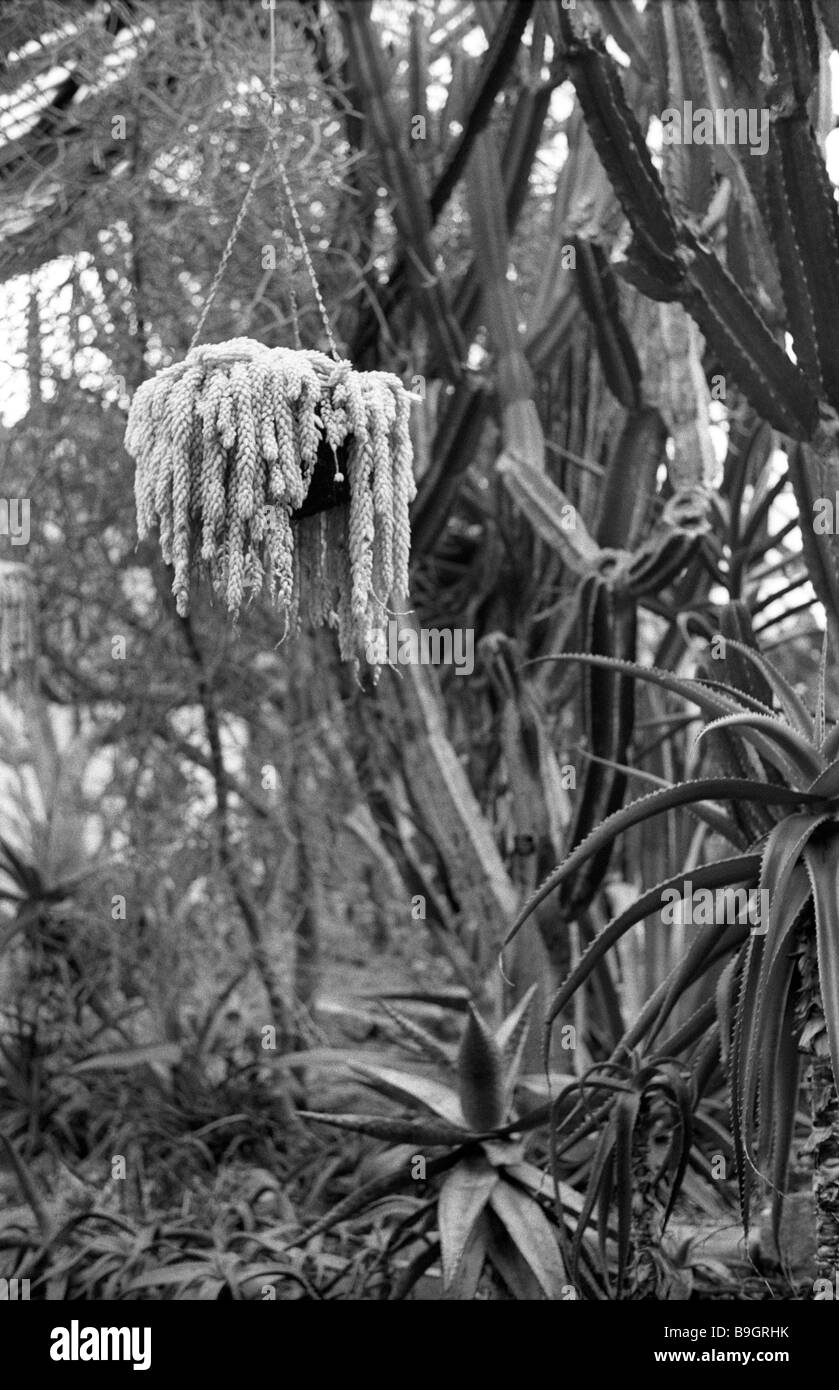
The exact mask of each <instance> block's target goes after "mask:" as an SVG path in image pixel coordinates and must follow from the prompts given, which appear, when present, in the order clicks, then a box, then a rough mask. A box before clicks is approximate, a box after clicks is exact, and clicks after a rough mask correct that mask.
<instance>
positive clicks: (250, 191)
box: [188, 5, 343, 363]
mask: <svg viewBox="0 0 839 1390" xmlns="http://www.w3.org/2000/svg"><path fill="white" fill-rule="evenodd" d="M268 14H269V25H270V29H269V63H270V66H269V79H268V95H269V97H270V100H271V127H270V129H269V132H268V139H267V141H266V143H265V147H264V149H263V151H262V154H261V155H260V157H259V161H258V163H257V166H256V168H255V169H254V171H253V174H252V175H251V179H250V182H249V184H248V186H247V188H246V189H245V195H244V197H243V199H242V205H241V207H240V208H239V211H238V213H237V215H236V220H235V222H234V223H233V227H232V229H231V232H230V235H229V237H228V238H227V244H226V246H225V248H224V250H223V251H222V253H221V259H220V261H219V263H218V268H217V270H216V273H215V275H214V276H213V281H212V284H211V285H210V289H209V292H208V294H207V298H206V299H205V300H204V304H203V306H202V309H201V314H200V316H199V319H198V323H197V324H196V327H195V332H194V333H193V335H192V339H191V341H190V344H189V349H188V350H189V352H191V351H192V349H193V348H194V347H195V345H196V344H197V342H198V339H199V338H200V337H201V333H202V331H203V328H204V324H205V323H206V320H207V315H208V313H209V311H210V307H211V305H212V303H213V300H214V299H215V297H216V294H217V293H218V288H219V285H220V284H221V282H222V279H223V277H224V272H225V271H226V269H227V263H228V261H229V260H230V257H231V255H232V253H233V247H234V246H235V245H236V241H237V239H238V236H239V233H240V231H241V230H242V224H243V222H244V220H245V217H246V216H247V212H248V208H249V207H250V204H251V200H252V198H253V195H254V193H255V192H256V186H257V183H258V182H259V178H260V175H261V174H262V171H263V169H264V168H265V164H266V161H267V159H268V155H269V153H273V155H274V158H275V160H276V164H277V172H278V174H279V176H280V185H281V187H282V192H283V197H284V199H285V204H286V206H287V207H288V210H289V212H290V213H291V220H292V223H293V224H294V231H295V235H296V237H297V241H298V244H299V246H300V251H301V253H302V256H303V263H304V265H305V267H306V273H307V275H308V277H309V281H310V283H311V286H312V291H313V293H314V296H315V303H316V304H317V308H318V313H319V314H320V319H321V323H322V325H323V331H324V333H325V335H326V341H327V342H328V344H329V350H330V352H331V354H332V357H333V360H334V361H335V362H339V363H340V362H342V361H343V359H342V358H341V355H340V353H339V352H338V346H337V344H336V342H335V335H334V333H333V332H332V324H331V323H330V321H329V315H328V313H327V312H326V305H325V303H324V300H323V295H322V294H321V290H320V284H319V283H318V277H317V275H316V274H315V267H314V265H313V264H312V257H311V255H310V254H309V246H308V243H307V241H306V234H305V232H304V231H303V224H302V222H301V221H300V214H299V212H298V211H297V204H296V202H295V201H294V194H293V193H292V191H291V184H290V183H289V180H288V175H287V173H286V169H285V165H284V164H283V160H282V155H281V154H280V148H279V145H278V143H277V135H276V132H277V128H278V126H279V91H278V89H277V77H276V59H275V54H276V33H275V25H274V6H273V5H271V7H270V9H269V11H268ZM280 227H281V230H282V235H283V244H284V247H285V249H286V252H288V244H289V238H288V234H287V230H286V221H285V208H284V207H282V206H281V209H280ZM289 299H290V303H291V320H292V329H293V333H294V346H295V347H296V348H299V347H300V319H299V314H298V308H297V295H296V293H295V290H294V286H293V285H292V286H290V289H289Z"/></svg>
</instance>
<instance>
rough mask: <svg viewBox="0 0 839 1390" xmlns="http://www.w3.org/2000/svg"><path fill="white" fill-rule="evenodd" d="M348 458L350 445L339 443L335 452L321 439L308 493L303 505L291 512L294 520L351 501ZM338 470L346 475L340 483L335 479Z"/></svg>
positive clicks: (300, 519)
mask: <svg viewBox="0 0 839 1390" xmlns="http://www.w3.org/2000/svg"><path fill="white" fill-rule="evenodd" d="M348 458H349V445H347V444H341V445H339V447H338V450H337V453H334V452H333V450H332V449H331V448H330V446H329V445H328V444H327V443H326V441H325V440H324V439H322V440H321V441H320V443H319V445H318V456H317V459H316V461H315V469H314V472H313V474H312V481H311V482H310V484H309V491H308V492H307V493H306V496H305V498H304V501H303V505H302V507H298V508H297V510H296V511H294V512H292V513H291V519H292V521H302V520H303V518H304V517H306V516H315V515H317V513H318V512H326V511H329V510H330V509H331V508H332V507H340V506H341V505H342V504H344V503H347V502H349V500H350V485H349V482H348V481H347V461H348ZM336 459H337V463H336ZM336 472H339V473H342V474H343V475H344V476H343V481H342V482H340V483H336V481H335V474H336Z"/></svg>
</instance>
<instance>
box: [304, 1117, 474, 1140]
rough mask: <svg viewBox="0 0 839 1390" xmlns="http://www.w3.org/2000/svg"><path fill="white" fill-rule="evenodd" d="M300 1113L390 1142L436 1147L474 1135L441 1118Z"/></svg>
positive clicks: (319, 1122)
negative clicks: (442, 1121) (420, 1118)
mask: <svg viewBox="0 0 839 1390" xmlns="http://www.w3.org/2000/svg"><path fill="white" fill-rule="evenodd" d="M298 1113H299V1114H300V1115H301V1116H302V1117H303V1119H304V1120H315V1121H317V1123H318V1124H322V1125H332V1126H333V1127H334V1128H335V1129H347V1130H351V1131H352V1133H354V1134H368V1135H369V1136H370V1138H371V1139H385V1140H387V1142H388V1143H389V1144H427V1145H428V1146H429V1147H430V1148H434V1147H438V1146H441V1145H447V1146H448V1145H454V1144H464V1143H468V1142H469V1140H470V1139H471V1138H472V1136H471V1134H470V1133H469V1131H468V1130H465V1129H463V1128H462V1127H461V1128H457V1127H456V1126H455V1125H449V1124H444V1123H441V1122H440V1121H439V1120H436V1121H435V1120H425V1119H423V1120H413V1119H409V1118H406V1119H402V1118H393V1119H391V1118H390V1116H386V1115H356V1114H352V1115H333V1114H328V1113H326V1112H322V1111H319V1110H300V1111H299V1112H298Z"/></svg>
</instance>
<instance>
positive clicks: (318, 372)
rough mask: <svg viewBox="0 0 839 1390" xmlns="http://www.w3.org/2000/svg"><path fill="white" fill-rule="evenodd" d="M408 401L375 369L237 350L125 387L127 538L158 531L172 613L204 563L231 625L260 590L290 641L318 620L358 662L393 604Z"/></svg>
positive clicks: (399, 592)
mask: <svg viewBox="0 0 839 1390" xmlns="http://www.w3.org/2000/svg"><path fill="white" fill-rule="evenodd" d="M410 400H411V397H410V396H409V394H408V392H407V391H406V390H405V388H404V386H403V385H402V383H401V382H400V381H399V379H398V377H396V376H393V375H391V374H390V373H387V372H356V371H354V370H353V368H352V365H351V363H349V362H346V361H333V360H332V359H331V358H329V357H327V356H326V355H325V354H324V353H320V352H315V351H306V350H302V349H289V348H266V347H264V346H263V345H262V344H260V343H258V342H256V341H254V340H253V339H251V338H233V339H231V340H230V341H228V342H225V343H218V344H214V345H211V346H201V347H195V348H193V349H192V351H190V352H189V353H188V354H187V356H186V358H185V359H184V361H182V362H179V363H176V364H175V365H174V366H171V367H167V368H165V369H164V370H163V371H161V372H159V373H158V374H157V376H155V377H154V378H153V379H152V380H150V381H147V382H145V383H144V384H143V385H142V386H140V388H139V389H138V391H137V392H136V394H135V396H134V400H133V402H132V405H131V410H130V413H129V417H128V425H127V429H126V433H125V444H126V448H127V449H128V451H129V453H130V454H131V455H132V456H133V457H134V459H135V460H136V463H137V470H136V482H135V493H136V502H137V525H138V531H139V534H140V538H141V539H143V538H145V537H146V536H147V535H148V533H149V532H150V530H151V529H152V528H153V527H154V526H155V525H157V526H158V529H159V533H160V545H161V550H162V553H163V559H164V561H165V562H166V564H168V565H173V566H174V570H175V574H174V579H173V583H172V592H173V593H174V595H175V600H176V604H177V610H178V612H179V613H180V614H181V615H186V613H187V612H188V609H189V593H190V585H191V584H192V582H193V579H194V576H195V571H196V570H198V569H199V568H200V567H203V568H204V569H205V571H206V572H207V573H208V574H209V577H210V580H211V582H212V585H213V587H214V588H215V589H216V591H217V592H219V593H220V594H222V595H223V596H224V598H225V600H226V603H227V607H228V610H229V611H230V613H231V614H233V615H234V618H235V616H236V615H237V614H238V613H239V610H240V608H241V606H242V604H243V603H244V602H245V601H246V600H248V599H250V598H252V597H253V596H255V595H256V594H259V593H262V592H267V593H268V595H269V597H270V598H271V600H272V601H273V602H274V603H275V604H276V605H277V606H278V607H279V609H280V610H281V611H282V613H283V614H284V617H285V620H286V623H287V626H288V629H289V630H290V631H291V632H296V631H298V630H299V628H300V626H301V625H302V624H303V623H307V624H309V625H311V626H315V627H316V626H319V625H321V624H324V623H325V624H328V625H329V626H330V627H334V628H337V631H338V642H339V647H340V652H341V657H342V659H344V660H353V659H354V660H358V659H359V658H363V659H366V657H367V651H368V648H369V647H370V646H371V644H376V645H378V644H379V643H380V639H381V635H382V634H383V633H384V630H385V627H386V623H387V617H388V606H387V605H388V603H389V602H393V601H395V602H396V603H398V602H399V601H401V600H404V599H405V598H406V597H407V593H408V558H409V550H410V528H409V519H408V509H409V505H410V503H411V501H412V500H413V497H414V495H415V492H416V488H415V484H414V478H413V473H412V468H411V464H412V449H411V438H410V433H409V428H408V412H409V408H410ZM373 664H375V663H373Z"/></svg>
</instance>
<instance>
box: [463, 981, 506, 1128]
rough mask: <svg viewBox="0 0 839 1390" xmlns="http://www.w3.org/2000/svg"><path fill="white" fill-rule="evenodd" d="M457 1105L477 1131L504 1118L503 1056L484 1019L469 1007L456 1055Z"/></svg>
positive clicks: (493, 1125) (495, 1124) (468, 1122)
mask: <svg viewBox="0 0 839 1390" xmlns="http://www.w3.org/2000/svg"><path fill="white" fill-rule="evenodd" d="M457 1076H458V1093H459V1096H460V1108H461V1110H462V1112H463V1116H464V1119H465V1120H466V1123H467V1124H468V1125H469V1126H470V1127H471V1128H472V1129H473V1130H474V1131H475V1132H476V1133H479V1134H484V1133H486V1132H487V1131H488V1130H492V1129H497V1128H498V1126H499V1125H500V1124H502V1123H503V1121H504V1112H505V1096H504V1059H503V1057H502V1055H501V1049H500V1048H499V1046H498V1043H497V1042H496V1041H495V1038H494V1036H493V1034H492V1033H491V1032H490V1030H489V1028H488V1027H487V1025H486V1024H485V1023H484V1020H483V1019H482V1018H481V1016H480V1014H479V1013H478V1012H477V1010H476V1009H475V1008H474V1007H470V1009H469V1016H468V1018H467V1020H466V1028H465V1030H464V1033H463V1039H462V1041H461V1044H460V1051H459V1053H458V1058H457Z"/></svg>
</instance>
